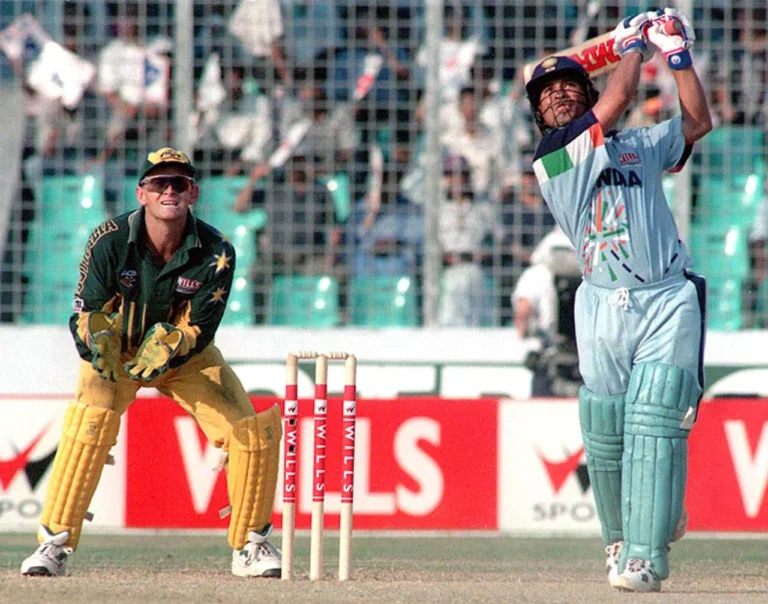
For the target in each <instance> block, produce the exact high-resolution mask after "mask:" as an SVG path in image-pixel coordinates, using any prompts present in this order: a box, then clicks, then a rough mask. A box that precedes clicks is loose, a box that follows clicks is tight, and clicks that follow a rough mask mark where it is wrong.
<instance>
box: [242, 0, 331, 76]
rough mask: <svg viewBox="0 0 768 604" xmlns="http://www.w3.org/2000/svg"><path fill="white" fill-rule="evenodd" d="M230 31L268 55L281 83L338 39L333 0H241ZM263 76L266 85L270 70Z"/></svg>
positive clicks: (257, 52) (313, 62)
mask: <svg viewBox="0 0 768 604" xmlns="http://www.w3.org/2000/svg"><path fill="white" fill-rule="evenodd" d="M229 31H230V32H231V33H232V34H233V35H234V36H235V37H236V38H237V39H238V40H240V42H241V43H242V45H243V46H244V48H245V49H246V50H247V51H248V52H249V53H250V54H251V55H253V56H254V57H256V58H257V59H267V60H268V61H269V64H270V66H271V67H272V68H273V69H274V71H275V72H276V73H277V75H278V77H279V78H280V80H281V81H282V83H283V85H285V86H288V87H292V86H293V75H294V71H293V68H294V67H296V66H301V67H310V66H313V65H317V64H318V61H317V59H318V55H319V54H320V53H321V52H322V51H324V50H327V49H328V48H333V47H336V46H337V45H338V44H339V42H340V36H339V33H340V23H339V17H338V13H337V9H336V3H335V2H331V1H330V0H312V2H306V1H305V0H241V2H240V3H239V5H238V6H237V8H236V9H235V11H234V12H233V13H232V17H231V18H230V22H229ZM264 80H265V81H266V82H267V86H269V82H271V81H272V77H271V75H270V74H265V76H264Z"/></svg>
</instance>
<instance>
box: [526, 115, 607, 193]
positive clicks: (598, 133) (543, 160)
mask: <svg viewBox="0 0 768 604" xmlns="http://www.w3.org/2000/svg"><path fill="white" fill-rule="evenodd" d="M604 144H605V140H604V139H603V129H602V127H601V126H600V124H599V123H596V124H592V125H591V126H590V127H589V128H588V129H587V130H585V131H584V132H582V133H581V134H580V135H579V136H577V137H576V138H575V139H573V140H572V141H571V142H570V143H568V144H567V145H566V146H565V147H563V148H561V149H558V150H557V151H553V152H552V153H548V154H547V155H544V156H543V157H540V158H539V159H537V160H536V161H535V162H533V169H534V171H535V172H536V177H537V178H538V180H539V183H540V184H543V183H545V182H547V181H548V180H550V179H551V178H555V177H556V176H559V175H560V174H563V173H564V172H567V171H568V170H570V169H571V168H573V167H574V166H578V165H579V164H580V163H582V162H583V161H584V160H586V159H587V158H588V157H589V155H590V153H592V152H593V151H594V150H595V149H597V148H598V147H602V146H603V145H604Z"/></svg>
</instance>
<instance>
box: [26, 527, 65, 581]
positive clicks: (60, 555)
mask: <svg viewBox="0 0 768 604" xmlns="http://www.w3.org/2000/svg"><path fill="white" fill-rule="evenodd" d="M40 535H42V536H43V538H44V541H43V542H42V543H41V544H40V547H38V548H37V551H35V553H34V554H32V555H31V556H30V557H29V558H27V559H26V560H24V562H22V563H21V574H22V575H25V576H27V577H61V576H64V575H66V574H67V558H68V557H69V555H70V554H71V553H72V551H73V550H72V548H71V547H69V546H68V545H65V543H66V542H67V541H68V540H69V531H61V532H60V533H52V532H51V531H50V529H49V528H48V527H47V526H41V527H40Z"/></svg>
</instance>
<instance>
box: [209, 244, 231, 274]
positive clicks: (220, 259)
mask: <svg viewBox="0 0 768 604" xmlns="http://www.w3.org/2000/svg"><path fill="white" fill-rule="evenodd" d="M213 257H214V261H213V262H211V263H210V264H209V265H208V266H215V267H216V274H217V275H218V274H219V273H220V272H221V271H223V270H226V269H228V268H229V263H230V261H231V260H232V258H230V257H229V256H227V252H226V250H222V252H221V254H214V255H213Z"/></svg>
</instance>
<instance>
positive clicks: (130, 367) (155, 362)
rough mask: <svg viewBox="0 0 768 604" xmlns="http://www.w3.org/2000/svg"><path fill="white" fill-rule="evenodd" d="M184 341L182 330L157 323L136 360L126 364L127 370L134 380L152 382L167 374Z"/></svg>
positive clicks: (142, 344)
mask: <svg viewBox="0 0 768 604" xmlns="http://www.w3.org/2000/svg"><path fill="white" fill-rule="evenodd" d="M183 341H184V334H183V333H182V332H181V330H180V329H176V328H175V327H174V326H173V325H169V324H168V323H156V324H155V325H153V326H152V327H150V328H149V331H148V332H147V335H146V336H145V338H144V341H143V342H142V343H141V346H139V350H138V351H137V352H136V356H135V357H134V359H133V360H132V361H128V362H127V363H126V364H125V370H126V371H127V372H128V373H129V374H130V376H131V379H132V380H141V381H143V382H151V381H152V380H154V379H155V378H156V377H157V376H159V375H161V374H162V373H165V371H166V370H167V369H168V363H170V361H171V359H172V358H173V357H174V356H175V355H176V353H177V352H178V350H179V348H180V347H181V344H182V342H183Z"/></svg>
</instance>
